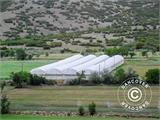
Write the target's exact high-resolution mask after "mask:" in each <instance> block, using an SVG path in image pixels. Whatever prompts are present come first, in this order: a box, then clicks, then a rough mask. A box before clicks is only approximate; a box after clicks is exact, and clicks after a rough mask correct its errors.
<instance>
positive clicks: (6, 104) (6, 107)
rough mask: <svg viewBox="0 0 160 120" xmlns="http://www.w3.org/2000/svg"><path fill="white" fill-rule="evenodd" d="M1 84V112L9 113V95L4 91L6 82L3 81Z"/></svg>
mask: <svg viewBox="0 0 160 120" xmlns="http://www.w3.org/2000/svg"><path fill="white" fill-rule="evenodd" d="M0 86H1V114H8V113H9V106H10V102H9V101H8V98H7V95H6V94H5V93H4V92H3V90H4V87H5V86H6V83H5V82H2V83H1V85H0Z"/></svg>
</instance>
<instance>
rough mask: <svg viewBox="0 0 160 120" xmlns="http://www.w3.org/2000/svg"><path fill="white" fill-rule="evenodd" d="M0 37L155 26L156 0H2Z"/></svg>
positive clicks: (156, 26) (0, 2)
mask: <svg viewBox="0 0 160 120" xmlns="http://www.w3.org/2000/svg"><path fill="white" fill-rule="evenodd" d="M0 6H1V11H0V18H1V19H0V39H8V38H9V39H12V38H13V39H14V38H17V37H25V36H28V35H29V36H30V35H49V34H54V33H64V32H75V31H83V30H88V29H91V28H94V29H97V28H105V27H107V26H111V27H112V26H115V25H116V26H118V28H121V27H122V28H123V26H128V27H129V29H157V28H158V27H159V26H158V9H159V3H158V1H157V0H2V1H0Z"/></svg>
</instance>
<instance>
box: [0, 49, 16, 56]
mask: <svg viewBox="0 0 160 120" xmlns="http://www.w3.org/2000/svg"><path fill="white" fill-rule="evenodd" d="M14 55H15V50H13V49H8V48H6V49H4V50H3V49H2V50H0V57H14Z"/></svg>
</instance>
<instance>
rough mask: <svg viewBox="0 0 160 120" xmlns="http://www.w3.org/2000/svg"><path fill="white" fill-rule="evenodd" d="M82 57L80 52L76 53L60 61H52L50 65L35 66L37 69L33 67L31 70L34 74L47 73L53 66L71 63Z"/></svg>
mask: <svg viewBox="0 0 160 120" xmlns="http://www.w3.org/2000/svg"><path fill="white" fill-rule="evenodd" d="M80 58H83V56H82V55H80V54H78V55H74V56H71V57H69V58H66V59H64V60H60V61H58V62H55V63H51V64H48V65H44V66H42V67H38V68H35V69H32V70H31V73H32V74H37V75H44V74H46V72H47V71H48V70H49V69H51V68H53V67H57V66H59V65H64V64H67V63H70V62H73V61H76V60H78V59H80Z"/></svg>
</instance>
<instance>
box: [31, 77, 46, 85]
mask: <svg viewBox="0 0 160 120" xmlns="http://www.w3.org/2000/svg"><path fill="white" fill-rule="evenodd" d="M45 81H46V79H45V78H44V77H40V76H37V75H30V79H29V84H30V85H34V86H39V85H41V84H44V83H45Z"/></svg>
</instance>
